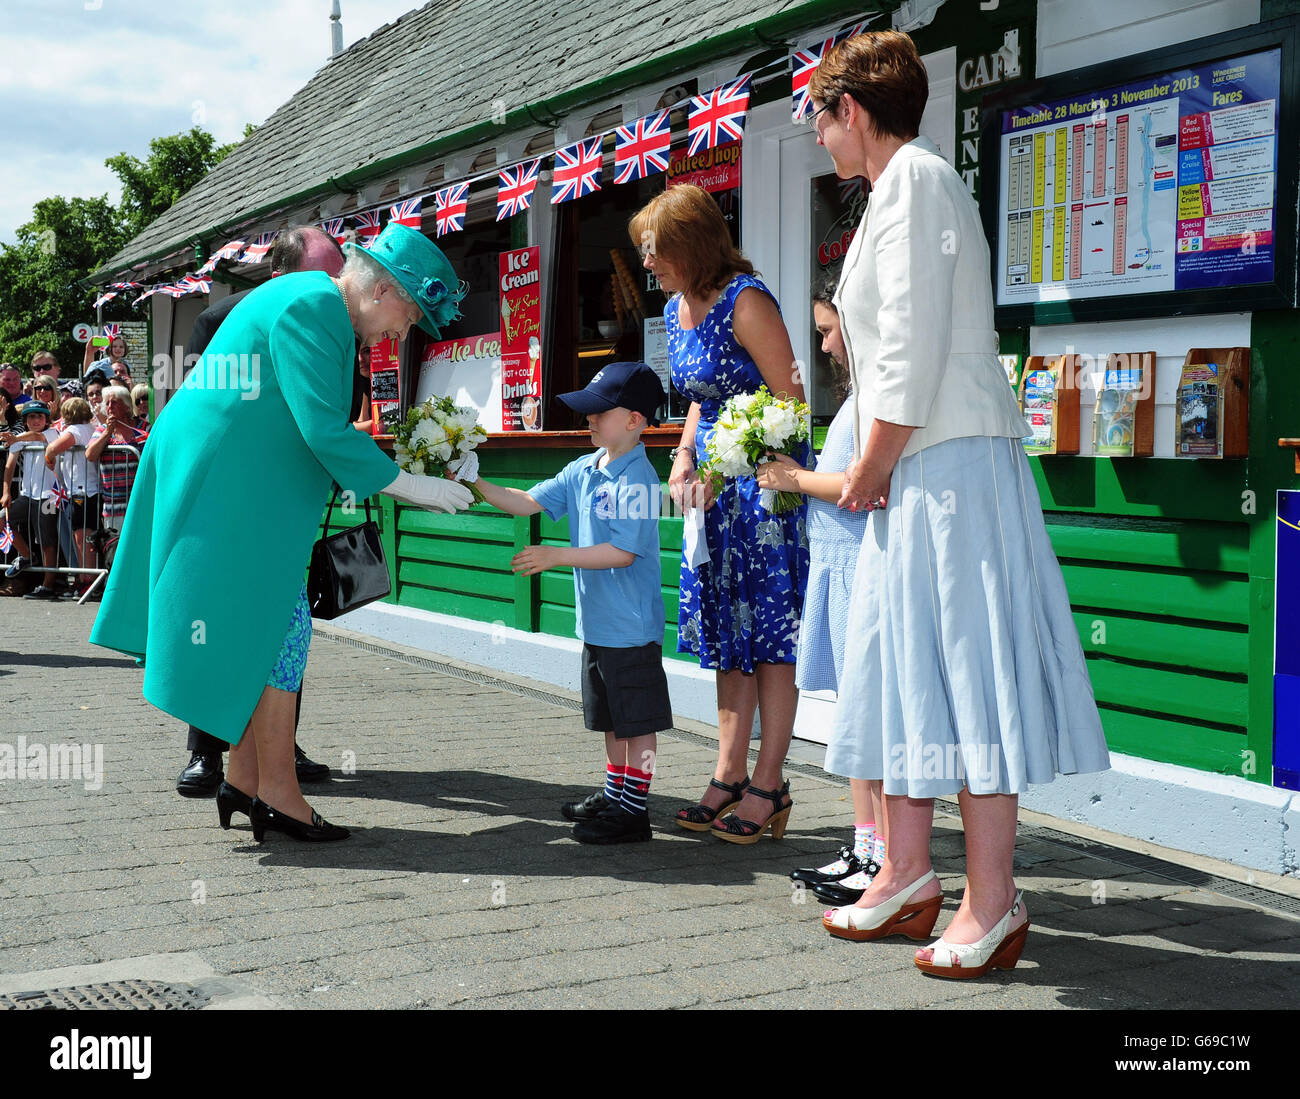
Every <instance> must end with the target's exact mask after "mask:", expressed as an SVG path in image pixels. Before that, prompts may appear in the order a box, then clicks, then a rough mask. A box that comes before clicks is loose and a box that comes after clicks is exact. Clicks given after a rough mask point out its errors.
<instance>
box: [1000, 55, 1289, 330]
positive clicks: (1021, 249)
mask: <svg viewBox="0 0 1300 1099" xmlns="http://www.w3.org/2000/svg"><path fill="white" fill-rule="evenodd" d="M1280 80H1281V50H1279V49H1268V50H1263V51H1260V52H1258V53H1248V54H1243V55H1240V56H1237V57H1230V58H1227V59H1224V60H1220V61H1214V62H1209V63H1206V64H1203V65H1196V66H1193V67H1191V68H1185V69H1178V70H1176V71H1172V72H1168V73H1164V74H1162V75H1160V76H1156V77H1147V78H1144V79H1142V80H1139V81H1136V82H1134V83H1131V84H1118V85H1115V86H1112V87H1107V88H1098V89H1097V90H1096V91H1093V92H1086V93H1081V94H1079V95H1076V96H1073V97H1071V98H1069V99H1060V100H1056V101H1053V102H1050V103H1037V104H1032V105H1028V106H1024V107H1018V108H1016V109H1015V110H1006V111H1002V112H1001V141H1002V145H1001V180H1000V182H1001V186H1000V188H999V190H1000V194H999V196H998V242H997V247H998V263H997V269H996V276H997V278H996V282H997V303H998V305H1003V306H1010V305H1031V304H1034V303H1037V302H1053V301H1068V300H1072V299H1082V298H1100V297H1110V296H1115V295H1121V294H1125V295H1127V294H1147V293H1162V292H1167V291H1175V290H1208V289H1214V288H1219V287H1238V286H1250V285H1253V284H1257V283H1270V282H1272V281H1273V276H1274V271H1273V267H1274V233H1275V230H1276V221H1275V212H1276V211H1275V207H1276V199H1277V158H1278V148H1277V126H1278V96H1279V89H1280Z"/></svg>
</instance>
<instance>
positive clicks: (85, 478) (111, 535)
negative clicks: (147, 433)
mask: <svg viewBox="0 0 1300 1099" xmlns="http://www.w3.org/2000/svg"><path fill="white" fill-rule="evenodd" d="M46 446H47V444H46V443H45V442H26V443H15V444H13V446H12V447H10V448H9V450H8V452H5V451H4V450H3V449H0V454H2V455H4V456H5V458H7V454H8V453H12V452H13V451H15V450H16V451H18V452H19V453H20V454H21V456H22V457H21V459H20V461H19V465H18V470H17V476H16V477H15V479H14V482H13V486H12V488H11V494H10V508H12V507H13V504H14V502H15V501H16V500H17V499H18V495H19V493H21V491H22V486H23V484H24V482H25V481H26V477H25V476H24V474H25V473H26V469H27V466H26V463H28V462H39V463H40V464H41V471H40V473H39V478H40V479H39V481H38V483H37V485H38V486H39V491H40V492H41V496H39V497H28V499H31V500H34V501H36V502H37V503H38V508H39V510H40V511H43V512H45V514H49V512H48V511H46V508H47V507H50V506H52V507H54V508H55V509H56V510H57V512H58V548H57V549H56V551H55V558H54V561H55V567H53V568H46V567H45V564H44V554H43V551H44V549H45V547H44V546H43V545H41V546H40V547H39V550H38V543H40V523H39V518H38V516H36V515H33V513H32V509H31V508H30V507H29V508H28V509H27V522H26V524H25V525H24V529H23V531H22V535H23V538H24V540H25V541H26V543H27V548H28V550H29V551H30V558H29V560H30V561H31V564H30V565H28V566H27V567H28V569H29V570H30V571H33V572H41V573H55V574H57V575H61V576H69V575H72V576H84V575H91V576H94V578H95V579H94V580H93V581H92V583H91V584H90V586H89V587H88V588H87V589H86V590H85V592H84V593H82V596H81V598H80V599H78V600H77V603H78V605H80V604H82V603H84V602H85V601H86V600H87V599H89V598H90V596H91V595H92V594H93V593H94V592H95V590H96V589H97V588H98V587H99V585H100V584H102V583H103V582H104V580H105V579H106V578H107V576H108V572H109V569H110V568H111V567H112V563H113V556H114V553H115V552H116V550H117V540H118V537H119V536H120V535H121V532H122V520H123V519H124V518H125V516H126V508H127V504H128V503H129V502H130V498H131V489H132V487H133V486H134V485H135V478H136V474H137V473H138V471H139V466H140V451H139V450H138V449H137V448H136V447H134V446H130V445H128V444H126V443H110V444H109V445H107V446H105V447H104V449H103V451H102V452H101V453H100V457H99V460H98V461H95V462H92V461H90V460H89V459H88V458H87V457H86V448H85V447H83V446H79V445H77V446H72V447H69V448H68V449H67V450H65V451H63V452H62V453H61V454H59V455H57V456H56V457H55V459H54V470H53V471H51V470H50V469H49V467H48V466H46V465H45V450H46ZM3 469H4V467H3V466H0V476H3ZM92 472H93V474H94V475H93V476H92V475H91V474H92ZM33 487H34V488H35V487H37V486H33ZM91 487H94V488H95V489H96V490H97V491H96V492H94V493H92V492H90V491H89V489H90V488H91ZM46 493H52V495H48V496H47V495H46ZM92 500H93V502H94V504H93V508H91V507H88V506H83V507H82V509H81V512H82V516H81V526H80V529H79V531H74V529H73V526H72V510H73V509H72V505H73V503H74V502H79V503H83V504H87V505H89V504H90V503H91V501H92ZM3 522H4V523H7V524H8V525H9V528H10V530H11V531H15V524H14V523H13V522H11V521H10V519H9V516H8V514H5V515H4V519H3ZM3 530H4V526H3V525H0V532H3ZM15 533H16V531H15ZM77 533H80V534H81V544H82V545H83V546H87V545H88V546H89V547H90V548H91V549H92V550H93V551H94V557H95V558H96V559H98V562H99V563H98V565H83V564H82V561H81V555H80V553H79V552H78V550H77V539H76V537H75V536H76V534H77ZM14 550H15V552H16V551H17V544H16V543H15V545H14ZM87 556H88V557H89V556H90V555H87ZM60 558H61V559H62V560H63V561H64V562H66V563H65V564H62V565H60V564H59V561H60ZM0 567H2V566H0Z"/></svg>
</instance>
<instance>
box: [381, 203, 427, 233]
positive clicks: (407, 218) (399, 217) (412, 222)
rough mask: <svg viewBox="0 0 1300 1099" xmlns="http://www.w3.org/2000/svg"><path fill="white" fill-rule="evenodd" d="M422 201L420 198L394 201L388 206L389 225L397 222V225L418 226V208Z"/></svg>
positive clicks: (416, 227) (419, 221)
mask: <svg viewBox="0 0 1300 1099" xmlns="http://www.w3.org/2000/svg"><path fill="white" fill-rule="evenodd" d="M423 202H424V199H422V198H408V199H403V200H402V201H401V202H398V203H395V204H394V205H392V206H390V207H389V208H388V223H389V224H390V225H391V224H392V223H393V222H397V224H398V225H408V226H410V227H411V228H412V229H418V228H420V223H421V217H420V208H421V205H422V203H423Z"/></svg>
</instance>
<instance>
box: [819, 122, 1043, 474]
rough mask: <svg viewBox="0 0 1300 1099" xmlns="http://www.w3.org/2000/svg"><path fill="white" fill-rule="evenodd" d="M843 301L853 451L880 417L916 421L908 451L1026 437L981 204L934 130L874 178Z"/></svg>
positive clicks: (842, 286)
mask: <svg viewBox="0 0 1300 1099" xmlns="http://www.w3.org/2000/svg"><path fill="white" fill-rule="evenodd" d="M835 305H836V308H838V310H839V314H840V328H841V331H842V332H843V334H844V347H845V350H846V351H847V352H848V358H849V373H850V375H851V377H852V379H853V386H854V392H855V393H856V394H857V398H856V401H855V406H854V418H853V454H854V457H855V458H860V457H861V456H862V452H863V450H864V449H865V447H866V442H867V436H868V434H869V433H870V431H871V422H872V420H873V419H880V420H885V421H887V422H889V423H894V424H903V425H906V426H909V427H915V428H916V429H917V430H916V431H914V432H912V436H911V438H910V439H909V440H908V442H907V446H906V447H905V448H904V450H903V456H904V457H906V456H907V455H909V454H915V453H916V452H917V451H918V450H923V449H924V448H925V447H928V446H934V445H935V444H936V443H941V442H944V441H946V440H948V439H959V438H964V437H966V436H970V435H993V436H1002V437H1010V438H1016V439H1018V438H1022V437H1023V436H1025V435H1028V434H1029V425H1028V424H1026V423H1025V419H1024V417H1023V416H1022V415H1021V414H1020V408H1019V406H1018V404H1017V401H1016V398H1015V395H1014V394H1013V393H1012V392H1011V386H1010V385H1009V384H1008V383H1007V375H1006V371H1005V370H1003V368H1002V364H1001V362H999V360H998V358H997V348H998V343H997V333H996V332H995V331H994V328H993V291H992V284H991V281H990V274H989V247H988V242H987V241H986V240H985V239H984V229H983V226H982V225H981V224H980V219H979V209H978V207H977V206H976V205H975V202H974V200H973V199H972V198H971V197H970V194H969V193H968V192H967V190H966V185H965V184H964V183H963V182H962V180H961V177H960V176H959V175H958V174H957V173H956V172H955V171H954V170H953V168H952V166H951V165H950V164H949V163H948V162H947V161H946V160H944V159H943V157H942V156H941V155H940V154H939V150H938V149H937V148H936V147H935V145H934V143H933V142H931V141H930V140H929V139H928V138H924V137H918V138H916V139H915V140H913V141H909V142H908V143H907V144H906V145H904V146H903V147H902V148H901V149H899V150H898V152H896V153H895V154H894V156H893V157H892V158H891V160H890V161H889V163H888V164H887V165H885V170H884V171H883V172H881V173H880V178H879V179H877V180H876V183H875V186H874V187H873V188H872V190H871V196H870V199H869V200H868V203H867V210H866V213H865V214H863V215H862V224H861V225H859V226H858V232H857V235H856V236H855V237H854V238H853V243H852V244H851V245H850V246H849V250H848V254H847V255H846V256H845V259H844V271H843V273H842V274H841V276H840V282H839V287H838V289H837V290H836V292H835Z"/></svg>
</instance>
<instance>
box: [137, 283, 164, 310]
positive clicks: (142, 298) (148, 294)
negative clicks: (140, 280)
mask: <svg viewBox="0 0 1300 1099" xmlns="http://www.w3.org/2000/svg"><path fill="white" fill-rule="evenodd" d="M161 289H162V287H161V286H151V287H149V288H148V289H147V290H146V291H145V292H144V293H143V294H141V295H140V296H139V297H138V298H136V299H135V306H136V308H137V309H138V308H139V307H140V306H141V305H142V304H143V303H144V302H146V301H148V300H149V299H150V298H152V297H153V296H154V295H155V294H156V293H158V291H159V290H161Z"/></svg>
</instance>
